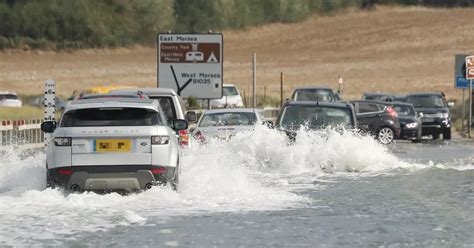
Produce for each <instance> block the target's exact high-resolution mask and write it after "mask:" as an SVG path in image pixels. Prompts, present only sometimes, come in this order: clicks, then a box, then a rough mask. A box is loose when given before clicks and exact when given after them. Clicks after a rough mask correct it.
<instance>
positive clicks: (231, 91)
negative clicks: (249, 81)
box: [224, 86, 239, 96]
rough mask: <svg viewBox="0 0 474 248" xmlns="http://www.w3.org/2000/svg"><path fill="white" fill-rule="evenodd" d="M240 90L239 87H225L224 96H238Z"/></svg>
mask: <svg viewBox="0 0 474 248" xmlns="http://www.w3.org/2000/svg"><path fill="white" fill-rule="evenodd" d="M238 94H239V92H238V91H237V88H235V87H233V86H232V87H227V86H225V87H224V96H236V95H238Z"/></svg>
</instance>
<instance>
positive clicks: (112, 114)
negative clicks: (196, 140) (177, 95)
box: [41, 98, 188, 192]
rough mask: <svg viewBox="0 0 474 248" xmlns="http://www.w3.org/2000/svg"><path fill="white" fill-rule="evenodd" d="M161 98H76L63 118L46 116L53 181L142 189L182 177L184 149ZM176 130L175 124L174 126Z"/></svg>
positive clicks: (71, 186) (80, 187)
mask: <svg viewBox="0 0 474 248" xmlns="http://www.w3.org/2000/svg"><path fill="white" fill-rule="evenodd" d="M187 125H188V123H187V122H186V121H185V120H172V123H171V125H168V123H167V120H166V117H165V116H164V114H163V111H162V110H161V108H160V105H159V103H158V101H156V100H149V99H127V98H111V99H89V100H76V101H72V102H70V103H69V104H68V105H67V107H66V109H65V112H64V114H63V115H62V117H61V120H60V121H59V123H56V122H52V121H48V122H43V123H42V125H41V130H43V131H44V132H46V133H52V139H51V141H50V142H49V144H48V146H47V151H46V168H47V186H48V187H61V188H64V189H66V190H71V191H99V192H110V191H126V192H131V191H137V190H143V189H149V188H151V187H153V186H155V185H160V184H166V183H170V184H171V185H172V186H173V188H176V186H177V184H178V181H179V171H180V163H181V161H182V160H181V152H180V149H179V144H178V139H177V138H176V135H175V130H184V129H186V128H187ZM172 128H173V129H174V130H173V129H172Z"/></svg>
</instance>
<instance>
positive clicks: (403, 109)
mask: <svg viewBox="0 0 474 248" xmlns="http://www.w3.org/2000/svg"><path fill="white" fill-rule="evenodd" d="M392 107H393V109H394V110H395V111H396V112H397V113H398V115H403V116H414V115H416V114H415V110H414V109H413V107H412V106H410V105H393V106H392Z"/></svg>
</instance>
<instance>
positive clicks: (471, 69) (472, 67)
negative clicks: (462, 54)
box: [466, 56, 474, 79]
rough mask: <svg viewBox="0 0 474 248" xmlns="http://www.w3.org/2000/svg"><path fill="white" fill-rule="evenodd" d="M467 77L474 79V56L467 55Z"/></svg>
mask: <svg viewBox="0 0 474 248" xmlns="http://www.w3.org/2000/svg"><path fill="white" fill-rule="evenodd" d="M466 79H474V56H467V57H466Z"/></svg>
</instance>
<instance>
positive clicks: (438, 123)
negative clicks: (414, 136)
mask: <svg viewBox="0 0 474 248" xmlns="http://www.w3.org/2000/svg"><path fill="white" fill-rule="evenodd" d="M406 101H407V102H408V103H411V104H413V106H414V107H415V110H416V112H417V114H419V115H420V116H422V118H421V121H422V129H421V130H422V135H423V136H424V135H431V136H432V137H433V139H439V136H440V134H443V139H445V140H449V139H451V115H450V113H449V108H448V104H447V103H446V101H445V100H444V97H443V95H442V94H441V93H438V92H432V93H413V94H409V95H407V97H406Z"/></svg>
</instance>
